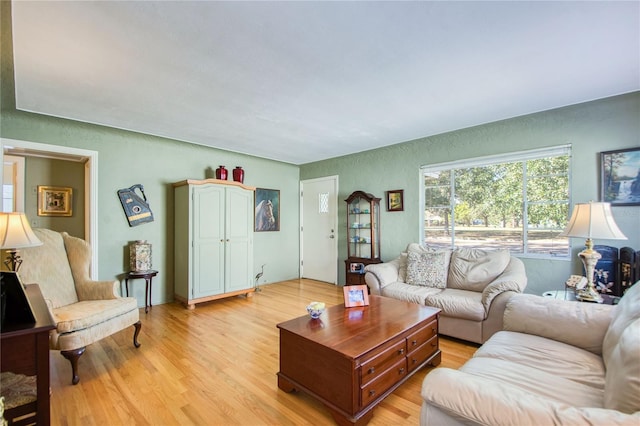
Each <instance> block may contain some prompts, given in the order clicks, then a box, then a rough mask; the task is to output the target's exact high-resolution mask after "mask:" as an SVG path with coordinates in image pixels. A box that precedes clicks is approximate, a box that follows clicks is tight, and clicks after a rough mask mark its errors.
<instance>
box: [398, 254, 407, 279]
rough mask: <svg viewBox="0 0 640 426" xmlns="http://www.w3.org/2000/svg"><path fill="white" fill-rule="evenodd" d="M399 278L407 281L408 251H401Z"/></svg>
mask: <svg viewBox="0 0 640 426" xmlns="http://www.w3.org/2000/svg"><path fill="white" fill-rule="evenodd" d="M398 280H400V281H401V282H403V283H406V282H407V253H400V265H399V268H398Z"/></svg>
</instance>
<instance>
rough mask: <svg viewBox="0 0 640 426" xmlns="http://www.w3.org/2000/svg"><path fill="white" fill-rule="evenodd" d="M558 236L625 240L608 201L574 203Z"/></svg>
mask: <svg viewBox="0 0 640 426" xmlns="http://www.w3.org/2000/svg"><path fill="white" fill-rule="evenodd" d="M559 236H560V237H583V238H590V239H591V238H597V239H603V240H626V239H627V237H626V236H625V235H624V234H623V233H622V231H621V230H620V228H618V225H617V224H616V221H615V220H614V219H613V215H612V214H611V204H609V203H594V202H593V201H591V202H588V203H579V204H576V205H575V206H574V208H573V213H572V214H571V219H570V220H569V224H568V225H567V227H566V228H565V230H564V231H562V233H561V234H560V235H559Z"/></svg>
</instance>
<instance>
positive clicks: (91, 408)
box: [50, 280, 477, 425]
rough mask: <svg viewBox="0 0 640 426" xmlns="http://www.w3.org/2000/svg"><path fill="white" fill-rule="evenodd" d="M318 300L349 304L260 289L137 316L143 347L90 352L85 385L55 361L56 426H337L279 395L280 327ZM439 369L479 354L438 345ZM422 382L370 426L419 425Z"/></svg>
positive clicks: (120, 337)
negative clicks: (248, 294)
mask: <svg viewBox="0 0 640 426" xmlns="http://www.w3.org/2000/svg"><path fill="white" fill-rule="evenodd" d="M314 300H320V301H324V302H325V303H327V305H334V304H338V303H342V302H343V296H342V288H341V287H336V286H333V285H330V284H326V283H320V282H316V281H311V280H292V281H286V282H282V283H275V284H270V285H265V286H262V287H261V291H259V292H257V293H256V294H255V295H254V296H253V297H249V298H246V297H244V296H237V297H232V298H228V299H223V300H217V301H213V302H210V303H206V304H201V305H197V307H196V309H195V310H192V311H189V310H187V309H185V308H184V307H183V306H182V305H180V304H178V303H169V304H164V305H159V306H154V307H153V308H152V309H150V310H149V313H148V314H145V313H144V309H141V310H140V318H141V321H142V332H141V333H140V337H139V341H140V342H141V343H142V346H141V347H140V348H139V349H135V348H134V347H133V344H132V336H133V327H131V328H130V329H127V330H125V331H122V332H120V333H117V334H115V335H113V336H111V337H109V338H106V339H103V340H102V341H100V342H97V343H94V344H92V345H90V346H88V347H87V351H86V353H85V354H84V355H83V356H82V357H81V358H80V368H79V370H80V383H79V384H78V385H76V386H72V385H71V368H70V366H69V363H68V362H67V361H66V360H65V359H64V358H63V357H62V356H61V355H60V353H59V352H54V351H52V352H51V353H50V359H51V391H52V394H51V419H52V422H51V423H52V425H304V424H313V425H333V424H335V423H334V422H333V420H332V418H331V416H330V414H329V413H328V411H326V410H325V409H324V407H323V406H322V405H321V404H320V403H318V402H316V401H315V400H313V399H312V398H310V397H308V396H307V395H305V394H303V393H299V392H295V393H291V394H288V393H285V392H283V391H281V390H279V389H278V386H277V379H276V373H277V372H278V367H279V360H278V350H279V341H278V339H279V335H278V329H277V328H276V324H278V323H280V322H283V321H286V320H288V319H291V318H295V317H297V316H301V315H305V314H306V311H305V306H306V305H307V304H308V303H309V302H311V301H314ZM440 347H441V350H442V354H443V355H442V364H441V365H440V366H441V367H452V368H457V367H459V366H460V365H462V364H463V363H464V362H465V361H466V360H467V359H469V357H471V355H472V354H473V353H474V352H475V350H476V349H477V345H474V344H469V343H465V342H460V341H457V340H452V339H447V338H444V337H443V338H441V340H440ZM428 372H429V368H424V369H423V370H421V371H419V372H418V373H416V374H415V375H414V376H413V377H412V378H411V379H410V380H408V381H407V382H406V383H404V384H403V385H402V386H400V387H399V388H398V389H396V391H395V392H393V394H391V395H389V397H387V398H386V399H385V400H384V401H383V402H382V403H381V404H380V405H379V406H378V407H377V408H376V409H375V410H374V415H373V420H372V421H371V422H370V423H369V424H370V425H391V424H393V425H401V424H413V425H417V424H418V423H419V415H420V404H421V399H420V386H421V384H422V379H423V378H424V376H425V374H427V373H428Z"/></svg>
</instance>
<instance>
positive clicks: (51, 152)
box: [0, 138, 99, 280]
mask: <svg viewBox="0 0 640 426" xmlns="http://www.w3.org/2000/svg"><path fill="white" fill-rule="evenodd" d="M0 148H2V149H0V158H2V159H3V161H4V150H5V148H6V149H11V148H13V149H16V150H21V151H24V154H25V155H27V156H29V155H33V156H39V157H47V158H60V155H62V156H64V159H66V160H68V161H84V162H85V172H84V179H85V187H84V190H85V226H84V227H85V240H86V241H87V242H88V243H89V244H91V249H92V250H91V279H93V280H97V279H98V276H99V275H98V265H99V263H98V259H99V256H98V244H97V240H98V152H97V151H90V150H87V149H80V148H71V147H68V146H59V145H50V144H43V143H37V142H29V141H23V140H18V139H7V138H0ZM1 184H2V181H1V180H0V185H1Z"/></svg>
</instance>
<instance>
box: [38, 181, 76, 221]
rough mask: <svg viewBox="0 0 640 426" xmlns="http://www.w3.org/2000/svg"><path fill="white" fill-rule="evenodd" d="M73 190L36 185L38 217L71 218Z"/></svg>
mask: <svg viewBox="0 0 640 426" xmlns="http://www.w3.org/2000/svg"><path fill="white" fill-rule="evenodd" d="M72 197H73V189H72V188H66V187H59V186H42V185H38V216H72V215H73V210H72V202H73V199H72Z"/></svg>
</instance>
